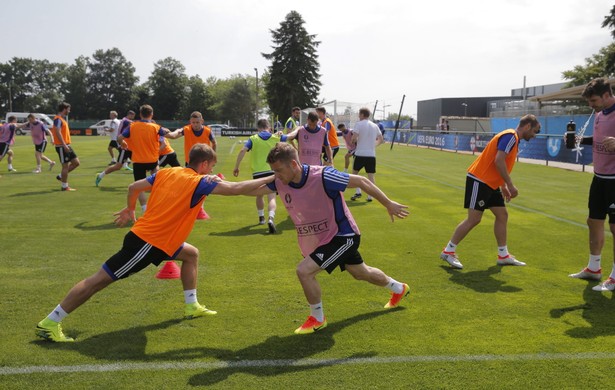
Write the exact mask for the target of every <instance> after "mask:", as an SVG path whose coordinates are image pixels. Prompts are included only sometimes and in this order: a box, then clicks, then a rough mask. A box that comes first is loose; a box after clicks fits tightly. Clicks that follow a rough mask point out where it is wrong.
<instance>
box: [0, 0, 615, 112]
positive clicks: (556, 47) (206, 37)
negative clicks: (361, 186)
mask: <svg viewBox="0 0 615 390" xmlns="http://www.w3.org/2000/svg"><path fill="white" fill-rule="evenodd" d="M6 3H7V4H3V7H2V9H3V20H4V26H5V28H4V33H3V39H2V44H1V45H0V61H2V62H6V61H8V60H9V59H10V58H12V57H29V58H38V59H48V60H50V61H55V62H65V63H72V62H73V61H74V59H75V58H77V57H78V56H79V55H86V56H91V55H92V53H94V51H96V50H98V49H109V48H112V47H118V48H119V49H120V50H121V51H122V53H123V54H124V56H125V57H126V58H127V59H128V60H129V61H131V62H132V63H133V65H134V66H135V68H136V70H137V75H138V76H139V77H140V79H141V81H144V80H145V79H147V77H148V76H149V74H150V73H151V71H152V70H153V64H154V63H155V62H156V61H158V60H160V59H162V58H165V57H169V56H170V57H173V58H176V59H178V60H180V61H181V62H182V63H183V64H184V65H185V66H186V71H187V73H188V74H189V75H194V74H199V75H200V76H201V77H203V78H207V77H209V76H216V77H218V78H226V77H229V76H230V75H232V74H237V73H240V74H250V75H254V73H255V72H254V68H258V69H259V73H262V71H264V69H265V68H266V67H267V66H268V62H267V60H265V59H264V58H263V57H262V56H261V53H262V52H270V51H271V48H270V46H271V34H270V32H269V30H270V29H276V28H278V26H279V23H280V22H281V21H282V20H283V19H284V17H285V16H286V14H287V13H288V12H289V11H291V10H295V11H298V12H299V13H300V14H301V15H302V16H303V18H304V20H305V22H306V24H305V28H306V29H307V30H308V32H309V33H311V34H316V35H317V39H318V40H320V41H321V44H320V46H319V50H318V58H317V59H315V60H317V61H319V63H320V72H321V74H322V76H321V81H322V84H323V85H322V88H321V95H320V97H321V98H323V99H325V100H333V99H337V100H341V101H346V102H355V103H365V104H368V103H369V104H370V105H373V102H374V101H375V100H379V101H380V102H382V101H384V102H385V104H387V105H389V104H390V107H389V108H388V110H392V111H397V110H399V104H400V101H401V96H402V95H404V94H405V95H406V103H405V106H404V110H403V112H404V113H406V114H411V115H416V102H417V101H418V100H426V99H435V98H439V97H457V96H502V95H509V94H510V90H511V89H513V88H519V87H521V86H522V85H523V76H526V77H527V85H528V86H532V85H540V84H552V83H558V82H561V81H562V79H561V72H562V71H564V70H568V69H571V68H573V67H574V66H575V65H579V64H583V63H584V59H585V58H586V57H590V56H591V55H593V54H595V53H597V52H598V50H599V49H600V48H601V47H603V46H606V45H608V44H609V43H610V42H611V41H612V39H611V37H610V34H609V31H608V30H607V29H603V28H601V27H600V25H601V23H602V20H603V19H604V16H605V15H607V14H608V13H609V11H610V9H611V7H612V6H613V3H612V1H607V0H592V1H578V0H560V1H558V2H552V1H544V0H533V1H527V0H492V1H485V0H464V1H451V0H447V1H444V0H431V1H407V0H405V1H401V0H389V1H380V2H378V1H364V0H354V1H352V2H350V1H348V2H346V1H344V2H341V1H339V2H335V1H321V0H311V1H304V0H294V1H284V0H271V1H268V0H262V1H259V2H256V1H247V0H224V1H220V0H218V1H205V0H175V1H167V0H149V1H145V0H123V1H119V0H106V1H76V0H54V1H43V0H22V1H19V2H17V1H10V2H6ZM379 104H381V105H382V103H379Z"/></svg>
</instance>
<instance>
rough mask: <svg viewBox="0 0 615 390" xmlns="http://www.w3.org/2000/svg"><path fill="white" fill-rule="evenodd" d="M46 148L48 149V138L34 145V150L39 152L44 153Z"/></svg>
mask: <svg viewBox="0 0 615 390" xmlns="http://www.w3.org/2000/svg"><path fill="white" fill-rule="evenodd" d="M45 149H47V141H46V140H43V142H41V143H40V144H38V145H34V150H35V151H37V152H41V153H43V152H45Z"/></svg>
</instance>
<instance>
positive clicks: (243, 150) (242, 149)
mask: <svg viewBox="0 0 615 390" xmlns="http://www.w3.org/2000/svg"><path fill="white" fill-rule="evenodd" d="M247 151H248V149H246V148H245V147H243V148H241V151H239V154H238V155H237V161H235V169H233V176H235V177H237V176H239V164H241V160H243V156H245V155H246V152H247Z"/></svg>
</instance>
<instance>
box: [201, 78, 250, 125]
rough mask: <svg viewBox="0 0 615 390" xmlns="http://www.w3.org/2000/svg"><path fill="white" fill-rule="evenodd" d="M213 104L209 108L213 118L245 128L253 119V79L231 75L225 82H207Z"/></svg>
mask: <svg viewBox="0 0 615 390" xmlns="http://www.w3.org/2000/svg"><path fill="white" fill-rule="evenodd" d="M209 81H210V82H212V84H211V92H212V98H213V101H214V103H213V104H212V105H211V106H210V107H211V111H212V114H213V115H215V118H217V119H218V120H221V121H223V122H227V121H230V122H231V124H232V125H234V126H240V127H247V126H249V125H250V124H252V123H254V119H255V108H256V107H255V88H254V87H255V78H254V77H249V76H248V77H244V76H242V75H239V74H235V75H232V76H231V78H229V79H227V80H209Z"/></svg>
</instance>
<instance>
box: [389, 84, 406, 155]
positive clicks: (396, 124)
mask: <svg viewBox="0 0 615 390" xmlns="http://www.w3.org/2000/svg"><path fill="white" fill-rule="evenodd" d="M404 100H406V95H404V96H403V97H402V98H401V105H400V106H399V114H397V120H396V121H395V132H394V133H393V140H392V141H391V148H390V149H389V150H393V144H394V143H395V138H397V129H399V120H400V118H401V110H402V109H403V108H404Z"/></svg>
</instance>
